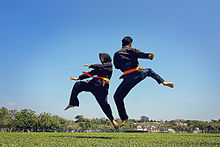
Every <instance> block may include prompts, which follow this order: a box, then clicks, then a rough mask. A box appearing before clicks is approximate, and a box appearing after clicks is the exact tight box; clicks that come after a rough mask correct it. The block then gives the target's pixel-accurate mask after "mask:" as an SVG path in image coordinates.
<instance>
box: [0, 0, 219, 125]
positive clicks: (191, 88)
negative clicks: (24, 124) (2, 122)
mask: <svg viewBox="0 0 220 147" xmlns="http://www.w3.org/2000/svg"><path fill="white" fill-rule="evenodd" d="M127 35H129V36H131V37H132V38H133V39H134V41H133V47H135V48H138V49H140V50H141V51H144V52H154V53H155V58H154V60H152V61H150V60H146V59H145V60H143V59H141V60H139V61H140V64H141V65H142V66H144V67H150V68H152V69H153V70H154V71H155V72H157V73H158V74H159V75H161V76H162V77H163V78H164V79H165V80H166V81H171V82H173V83H174V84H175V88H174V89H170V88H168V87H164V86H162V85H158V84H157V83H156V81H154V80H153V79H150V78H147V79H145V80H144V81H142V82H141V83H140V84H139V85H137V86H136V87H135V88H134V89H132V91H131V92H130V93H129V95H128V96H127V97H126V99H125V103H126V108H127V112H128V115H129V117H130V118H135V119H139V118H140V116H142V115H146V116H148V117H149V118H150V119H157V120H160V119H162V120H171V119H176V118H180V119H197V120H209V121H210V120H211V119H219V118H220V96H219V95H220V86H219V83H220V78H219V75H220V1H219V0H193V1H192V0H184V1H177V0H166V1H164V0H154V1H153V0H111V1H105V0H65V1H60V0H47V1H45V0H37V1H30V0H19V1H17V0H8V1H1V2H0V106H4V107H6V108H8V109H18V110H21V109H24V108H28V109H32V110H35V111H36V112H37V114H39V113H41V112H49V113H51V114H57V115H59V116H61V117H63V118H66V119H73V118H74V117H75V116H76V115H79V114H82V115H84V116H85V117H87V118H101V117H106V116H105V115H104V113H103V112H102V111H101V109H100V107H99V105H98V103H97V102H96V100H95V98H94V97H93V96H92V94H91V93H81V94H80V95H79V99H80V107H79V108H74V109H70V110H68V111H64V110H63V109H64V108H65V107H66V106H67V104H68V103H69V96H70V92H71V89H72V86H73V85H74V83H75V82H74V81H70V80H69V77H70V76H71V75H72V76H75V77H78V75H80V74H81V72H82V71H83V70H86V71H87V69H86V68H85V67H83V65H84V64H94V63H99V59H98V54H99V53H100V52H107V53H109V54H110V55H111V56H113V54H114V52H116V51H117V50H118V49H120V48H121V39H122V38H123V37H124V36H127ZM121 74H122V73H121V72H120V71H119V70H116V69H114V72H113V77H112V79H111V83H110V89H109V95H108V101H109V103H110V105H111V107H112V110H113V115H114V117H116V118H118V113H117V109H116V106H115V103H114V100H113V94H114V92H115V90H116V88H117V86H118V85H119V84H120V82H121V80H119V79H118V78H119V76H120V75H121Z"/></svg>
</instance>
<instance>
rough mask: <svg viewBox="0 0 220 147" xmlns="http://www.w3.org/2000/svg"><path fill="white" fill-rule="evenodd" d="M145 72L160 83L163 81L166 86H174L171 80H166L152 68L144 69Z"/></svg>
mask: <svg viewBox="0 0 220 147" xmlns="http://www.w3.org/2000/svg"><path fill="white" fill-rule="evenodd" d="M143 70H144V73H145V74H147V76H149V77H151V78H153V79H155V80H156V81H157V83H158V84H161V83H163V85H164V86H168V87H170V88H174V84H173V83H171V82H166V81H164V80H163V79H162V78H161V77H160V76H159V75H158V74H156V73H155V72H154V71H153V70H152V69H151V68H146V69H143Z"/></svg>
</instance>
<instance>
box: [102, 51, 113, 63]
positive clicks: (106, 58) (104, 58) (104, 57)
mask: <svg viewBox="0 0 220 147" xmlns="http://www.w3.org/2000/svg"><path fill="white" fill-rule="evenodd" d="M99 59H100V61H101V62H102V63H106V62H112V59H111V57H110V56H109V54H107V53H100V54H99Z"/></svg>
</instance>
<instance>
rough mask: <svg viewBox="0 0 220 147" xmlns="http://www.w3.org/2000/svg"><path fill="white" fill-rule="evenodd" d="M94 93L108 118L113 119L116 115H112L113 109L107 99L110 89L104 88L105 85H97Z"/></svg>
mask: <svg viewBox="0 0 220 147" xmlns="http://www.w3.org/2000/svg"><path fill="white" fill-rule="evenodd" d="M92 94H93V95H94V96H95V98H96V100H97V102H98V103H99V105H100V107H101V108H102V111H103V112H104V113H105V115H106V116H107V117H108V119H109V120H113V119H114V117H113V115H112V109H111V107H110V105H109V104H108V101H107V95H108V91H107V90H106V89H104V87H103V88H102V87H95V89H94V90H92Z"/></svg>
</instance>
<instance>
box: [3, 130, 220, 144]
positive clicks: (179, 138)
mask: <svg viewBox="0 0 220 147" xmlns="http://www.w3.org/2000/svg"><path fill="white" fill-rule="evenodd" d="M0 146H45V147H46V146H82V147H84V146H117V147H118V146H123V147H124V146H154V147H157V146H186V147H190V146H216V147H217V146H220V134H165V133H163V134H162V133H161V134H159V133H0Z"/></svg>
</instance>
